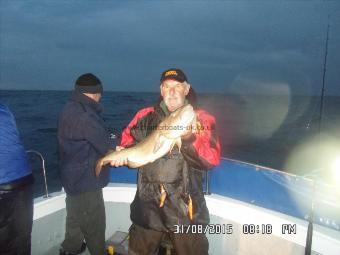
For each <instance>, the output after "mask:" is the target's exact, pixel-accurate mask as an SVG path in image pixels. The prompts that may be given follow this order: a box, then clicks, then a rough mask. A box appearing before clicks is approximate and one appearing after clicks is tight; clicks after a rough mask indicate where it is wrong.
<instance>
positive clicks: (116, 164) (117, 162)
mask: <svg viewBox="0 0 340 255" xmlns="http://www.w3.org/2000/svg"><path fill="white" fill-rule="evenodd" d="M124 149H125V147H122V146H116V151H121V150H124ZM127 164H128V159H127V158H120V159H117V160H112V161H111V162H110V165H111V166H114V167H119V166H124V165H127Z"/></svg>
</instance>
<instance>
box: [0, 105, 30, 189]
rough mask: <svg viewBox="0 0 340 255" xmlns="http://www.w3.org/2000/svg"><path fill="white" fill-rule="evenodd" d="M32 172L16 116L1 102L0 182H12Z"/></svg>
mask: <svg viewBox="0 0 340 255" xmlns="http://www.w3.org/2000/svg"><path fill="white" fill-rule="evenodd" d="M31 174H32V169H31V167H30V165H29V163H28V159H27V155H26V152H25V149H24V146H23V144H22V142H21V140H20V137H19V132H18V129H17V125H16V123H15V119H14V116H13V114H12V113H11V112H10V110H9V109H8V108H7V106H5V105H3V104H0V184H7V183H11V182H14V181H17V180H19V179H21V178H23V177H25V176H28V175H31Z"/></svg>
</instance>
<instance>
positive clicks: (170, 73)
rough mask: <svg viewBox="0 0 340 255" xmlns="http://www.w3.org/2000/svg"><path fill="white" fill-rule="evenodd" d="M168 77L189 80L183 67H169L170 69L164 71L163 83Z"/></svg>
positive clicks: (181, 80) (183, 80)
mask: <svg viewBox="0 0 340 255" xmlns="http://www.w3.org/2000/svg"><path fill="white" fill-rule="evenodd" d="M168 79H172V80H176V81H179V82H185V81H188V79H187V77H186V75H185V74H184V72H183V71H182V70H181V69H177V68H171V69H168V70H166V71H164V72H163V73H162V75H161V83H162V82H163V81H165V80H168Z"/></svg>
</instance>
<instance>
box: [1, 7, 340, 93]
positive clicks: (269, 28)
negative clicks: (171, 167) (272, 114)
mask: <svg viewBox="0 0 340 255" xmlns="http://www.w3.org/2000/svg"><path fill="white" fill-rule="evenodd" d="M0 7H1V10H0V15H1V18H0V22H1V23H0V36H1V37H0V75H1V76H0V88H1V89H38V90H71V89H72V88H73V84H74V81H75V80H76V78H77V77H78V76H79V75H81V74H83V73H86V72H92V73H94V74H96V75H97V76H98V77H99V78H100V79H101V80H102V82H103V85H104V90H106V91H150V92H151V91H154V92H156V91H158V89H159V88H158V86H159V78H160V74H161V72H162V71H164V70H165V69H167V68H170V67H179V68H182V69H183V70H184V71H185V72H186V74H187V76H188V78H189V82H190V83H191V84H192V86H193V87H194V88H196V90H197V91H198V92H211V93H248V94H252V93H257V94H274V95H275V94H281V93H288V94H291V95H293V94H302V95H318V94H320V90H321V86H322V73H323V62H324V57H325V42H326V31H327V24H328V20H329V24H330V34H329V44H328V59H327V72H326V80H325V82H326V83H325V86H326V93H327V95H340V74H339V73H340V71H339V67H340V1H321V0H320V1H89V0H87V1H84V0H81V1H80V0H79V1H53V0H50V1H6V0H0ZM328 17H329V19H328Z"/></svg>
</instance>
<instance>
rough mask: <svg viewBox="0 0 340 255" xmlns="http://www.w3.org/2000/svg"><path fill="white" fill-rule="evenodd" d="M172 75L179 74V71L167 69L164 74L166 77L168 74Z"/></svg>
mask: <svg viewBox="0 0 340 255" xmlns="http://www.w3.org/2000/svg"><path fill="white" fill-rule="evenodd" d="M170 75H176V76H177V75H178V74H177V72H176V71H167V72H166V73H165V74H164V76H165V77H166V76H170Z"/></svg>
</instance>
